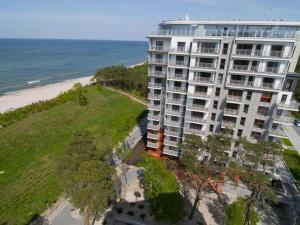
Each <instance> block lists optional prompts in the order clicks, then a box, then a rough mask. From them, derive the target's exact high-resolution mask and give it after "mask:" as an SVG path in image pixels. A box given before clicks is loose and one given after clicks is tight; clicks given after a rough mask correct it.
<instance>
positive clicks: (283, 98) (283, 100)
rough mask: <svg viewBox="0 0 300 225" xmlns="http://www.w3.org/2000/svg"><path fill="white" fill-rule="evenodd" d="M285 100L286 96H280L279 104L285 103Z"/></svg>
mask: <svg viewBox="0 0 300 225" xmlns="http://www.w3.org/2000/svg"><path fill="white" fill-rule="evenodd" d="M286 99H287V95H282V96H281V100H280V102H281V103H285V101H286Z"/></svg>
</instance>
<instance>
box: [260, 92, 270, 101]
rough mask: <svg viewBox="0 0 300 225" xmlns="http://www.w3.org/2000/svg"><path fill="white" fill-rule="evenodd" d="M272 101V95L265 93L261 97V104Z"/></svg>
mask: <svg viewBox="0 0 300 225" xmlns="http://www.w3.org/2000/svg"><path fill="white" fill-rule="evenodd" d="M271 99H272V94H271V93H267V92H263V93H262V94H261V97H260V101H261V102H271Z"/></svg>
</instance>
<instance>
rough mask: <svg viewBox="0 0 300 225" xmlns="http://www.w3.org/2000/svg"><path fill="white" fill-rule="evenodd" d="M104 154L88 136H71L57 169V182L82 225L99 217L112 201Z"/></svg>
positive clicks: (109, 173)
mask: <svg viewBox="0 0 300 225" xmlns="http://www.w3.org/2000/svg"><path fill="white" fill-rule="evenodd" d="M106 155H107V151H98V149H97V148H96V146H95V142H94V139H93V137H92V136H91V135H90V133H88V132H80V133H77V134H75V135H74V138H73V140H72V142H71V143H70V144H69V146H68V147H67V148H66V150H65V154H64V156H63V157H62V158H61V160H60V162H59V165H58V174H59V177H60V182H61V184H62V186H63V187H64V189H65V192H66V194H67V196H69V197H70V199H71V201H72V203H73V205H74V206H75V207H76V208H79V209H80V212H81V213H82V215H83V217H84V224H85V225H89V224H90V223H91V218H93V222H94V221H95V220H96V219H97V218H98V217H99V215H100V213H101V212H103V211H104V210H105V209H106V208H107V207H108V206H109V204H110V203H111V201H112V199H113V198H114V191H113V183H112V177H113V174H114V170H113V168H112V167H110V166H109V165H108V162H107V157H106Z"/></svg>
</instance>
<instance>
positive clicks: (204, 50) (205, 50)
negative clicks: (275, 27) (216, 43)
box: [197, 48, 218, 54]
mask: <svg viewBox="0 0 300 225" xmlns="http://www.w3.org/2000/svg"><path fill="white" fill-rule="evenodd" d="M197 53H200V54H218V48H198V49H197Z"/></svg>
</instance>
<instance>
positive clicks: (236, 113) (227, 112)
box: [224, 108, 239, 115]
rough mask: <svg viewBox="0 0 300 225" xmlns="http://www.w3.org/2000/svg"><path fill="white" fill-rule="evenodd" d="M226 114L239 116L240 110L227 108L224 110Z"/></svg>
mask: <svg viewBox="0 0 300 225" xmlns="http://www.w3.org/2000/svg"><path fill="white" fill-rule="evenodd" d="M224 114H229V115H238V114H239V110H238V109H229V108H225V109H224Z"/></svg>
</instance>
